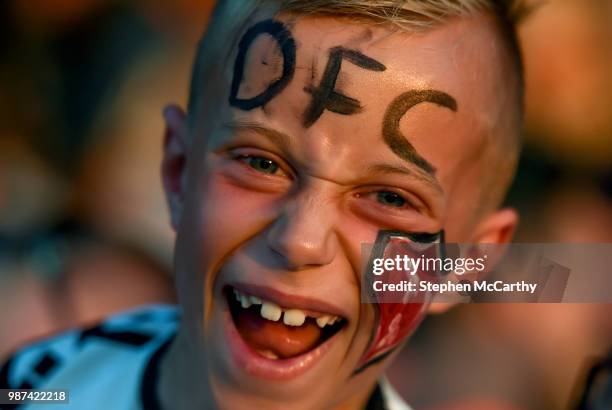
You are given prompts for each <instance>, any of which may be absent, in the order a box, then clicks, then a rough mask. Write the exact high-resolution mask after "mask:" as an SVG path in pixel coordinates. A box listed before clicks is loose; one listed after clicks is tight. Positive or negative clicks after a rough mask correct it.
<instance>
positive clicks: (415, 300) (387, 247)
mask: <svg viewBox="0 0 612 410" xmlns="http://www.w3.org/2000/svg"><path fill="white" fill-rule="evenodd" d="M420 238H422V236H421V235H409V234H405V233H394V232H381V233H380V234H379V237H378V238H377V241H376V244H375V245H374V249H373V251H372V256H371V257H370V264H369V265H368V273H367V274H366V275H365V276H364V278H367V279H368V280H374V279H375V280H380V281H382V282H383V283H400V282H401V281H402V280H404V281H409V282H411V283H414V284H415V286H416V289H418V283H419V281H420V280H422V279H426V280H428V281H437V278H436V277H433V276H432V275H431V273H425V272H423V271H422V270H419V271H417V272H415V274H414V275H411V274H410V271H409V270H405V269H403V268H400V269H385V270H384V272H383V274H382V275H380V276H373V275H372V274H370V272H372V270H371V267H372V262H373V261H374V259H375V258H389V259H395V258H396V257H397V256H399V257H400V258H403V257H404V255H405V256H408V257H411V258H418V257H420V256H421V255H423V256H425V257H432V256H439V255H438V253H439V252H440V249H441V248H440V247H439V246H437V245H434V243H439V242H440V241H442V240H443V233H442V232H440V234H437V235H429V236H428V237H427V242H426V243H423V242H417V241H418V240H419V239H420ZM415 239H416V240H417V241H415ZM364 286H369V289H370V290H372V283H371V282H370V283H367V284H364ZM370 295H371V298H372V299H370V300H373V301H375V302H374V303H373V307H374V311H375V325H374V332H373V334H372V337H371V340H370V343H369V345H368V348H367V349H366V351H365V354H364V355H363V357H362V358H361V361H360V363H359V367H358V370H357V372H359V371H361V370H363V369H365V368H366V367H368V366H369V365H371V364H374V363H376V362H378V361H380V360H382V359H383V358H385V357H386V356H387V354H389V353H391V352H392V351H393V350H394V349H395V348H396V347H397V346H399V345H400V344H401V343H402V342H403V341H404V340H405V339H406V338H407V337H408V336H409V335H410V334H411V333H412V332H413V331H414V330H415V329H416V328H417V326H418V324H419V323H420V322H421V320H422V319H423V317H424V316H425V313H426V310H427V307H428V306H429V303H430V301H431V297H432V295H431V294H429V293H425V292H419V291H418V290H417V291H414V292H403V293H401V299H400V300H398V294H397V293H395V292H374V291H371V292H370Z"/></svg>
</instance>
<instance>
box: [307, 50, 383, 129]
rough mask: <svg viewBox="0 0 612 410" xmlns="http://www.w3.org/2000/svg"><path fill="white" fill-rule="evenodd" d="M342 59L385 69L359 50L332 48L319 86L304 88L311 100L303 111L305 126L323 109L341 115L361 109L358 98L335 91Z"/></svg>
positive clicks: (367, 67)
mask: <svg viewBox="0 0 612 410" xmlns="http://www.w3.org/2000/svg"><path fill="white" fill-rule="evenodd" d="M342 60H348V61H350V62H351V63H353V64H355V65H356V66H358V67H361V68H364V69H366V70H371V71H384V70H386V67H385V66H384V65H383V64H381V63H379V62H378V61H376V60H374V59H372V58H370V57H368V56H366V55H364V54H362V53H360V52H359V51H356V50H349V49H346V48H344V47H334V48H332V49H331V50H330V52H329V60H328V61H327V66H326V67H325V72H324V73H323V77H322V78H321V83H320V84H319V87H318V88H314V87H308V88H306V89H305V91H307V92H309V93H310V94H312V101H311V103H310V105H309V107H308V108H307V109H306V112H305V113H304V120H303V125H304V127H305V128H308V127H310V126H311V125H312V124H314V123H315V122H316V121H317V120H318V119H319V117H320V116H321V115H322V114H323V111H324V110H329V111H332V112H335V113H337V114H342V115H351V114H355V113H357V112H359V111H361V109H362V107H361V104H360V103H359V101H358V100H356V99H354V98H351V97H347V96H346V95H343V94H340V93H339V92H337V91H335V87H336V81H337V79H338V74H339V73H340V68H341V66H342Z"/></svg>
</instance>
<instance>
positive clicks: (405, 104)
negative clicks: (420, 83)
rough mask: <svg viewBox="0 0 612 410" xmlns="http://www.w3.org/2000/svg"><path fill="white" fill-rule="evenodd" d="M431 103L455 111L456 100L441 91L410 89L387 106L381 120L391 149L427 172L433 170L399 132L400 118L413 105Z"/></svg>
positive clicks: (383, 131)
mask: <svg viewBox="0 0 612 410" xmlns="http://www.w3.org/2000/svg"><path fill="white" fill-rule="evenodd" d="M425 102H428V103H433V104H437V105H439V106H441V107H446V108H448V109H449V110H451V111H457V101H456V100H455V99H454V98H453V97H451V96H450V95H448V94H446V93H445V92H442V91H437V90H410V91H407V92H405V93H403V94H401V95H400V96H398V97H396V98H395V100H393V102H392V103H391V104H390V105H389V107H388V108H387V112H386V113H385V118H384V120H383V130H382V134H383V138H384V140H385V142H386V143H387V145H389V147H390V148H391V150H392V151H393V152H394V153H396V154H397V155H399V156H400V157H402V158H407V159H408V160H409V161H410V162H413V163H414V164H416V165H417V166H419V167H421V168H422V169H424V170H425V171H427V172H429V173H433V172H434V171H435V170H434V169H433V167H432V166H431V165H430V164H429V162H427V161H426V160H425V159H424V158H423V157H421V156H420V155H419V154H418V153H417V152H416V150H415V149H414V147H413V146H412V144H410V142H408V140H407V139H406V137H405V136H404V135H402V133H401V132H400V129H399V128H400V120H401V119H402V117H403V116H404V115H405V114H406V112H408V110H410V109H411V108H412V107H414V106H415V105H418V104H421V103H425Z"/></svg>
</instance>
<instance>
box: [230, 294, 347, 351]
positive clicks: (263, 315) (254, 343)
mask: <svg viewBox="0 0 612 410" xmlns="http://www.w3.org/2000/svg"><path fill="white" fill-rule="evenodd" d="M225 296H226V298H227V303H228V306H229V309H230V312H231V316H232V320H233V321H234V325H235V327H236V329H237V330H238V333H239V334H240V336H241V338H242V339H243V340H244V341H245V343H246V344H247V345H248V346H249V347H250V348H251V349H252V350H253V351H255V352H257V353H258V354H259V355H260V356H262V357H265V358H267V359H273V360H278V359H290V358H294V357H297V356H300V355H303V354H305V353H308V352H309V351H311V350H313V349H316V348H317V347H318V346H320V345H321V344H322V343H324V342H325V341H326V340H328V339H329V338H331V337H332V336H334V335H335V334H336V333H338V332H339V331H340V330H341V329H342V328H343V327H344V326H345V324H346V323H347V321H346V319H344V318H342V317H340V316H336V315H333V314H330V313H325V312H317V311H311V310H303V309H299V308H295V307H291V306H282V307H281V306H279V305H278V304H277V303H275V302H273V301H271V300H266V299H264V298H262V297H261V296H257V295H253V294H248V293H245V292H244V291H239V290H237V289H235V288H233V287H231V286H228V287H226V289H225Z"/></svg>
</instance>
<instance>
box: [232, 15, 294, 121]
mask: <svg viewBox="0 0 612 410" xmlns="http://www.w3.org/2000/svg"><path fill="white" fill-rule="evenodd" d="M262 34H268V35H270V36H272V37H273V38H274V39H275V40H276V42H277V43H278V46H279V47H280V50H281V52H282V54H283V72H282V74H281V76H280V78H278V79H276V80H274V81H273V82H272V83H270V85H269V86H268V87H267V88H266V89H265V90H264V91H263V92H261V93H260V94H258V95H256V96H255V97H252V98H245V99H242V98H238V90H239V89H240V84H241V83H242V79H243V77H244V65H245V62H246V56H247V52H248V51H249V48H250V47H251V45H252V44H253V42H254V41H255V40H256V39H257V38H258V37H259V36H260V35H262ZM295 54H296V46H295V40H294V39H293V37H292V36H291V32H290V31H289V30H288V29H287V28H286V27H285V26H284V24H283V23H281V22H280V21H276V20H274V19H268V20H263V21H260V22H259V23H257V24H255V25H254V26H252V27H251V28H249V29H248V30H247V32H246V33H245V34H244V36H242V39H241V40H240V43H239V44H238V55H237V56H236V62H235V64H234V78H233V79H232V88H231V91H230V97H229V103H230V105H231V106H232V107H236V108H239V109H241V110H244V111H249V110H252V109H254V108H257V107H261V106H263V105H265V104H266V103H268V102H269V101H270V100H271V99H272V98H274V97H276V96H277V95H278V94H279V93H280V92H281V91H282V90H283V89H284V88H285V87H286V86H287V84H289V82H290V81H291V79H292V78H293V75H294V73H295Z"/></svg>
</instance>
